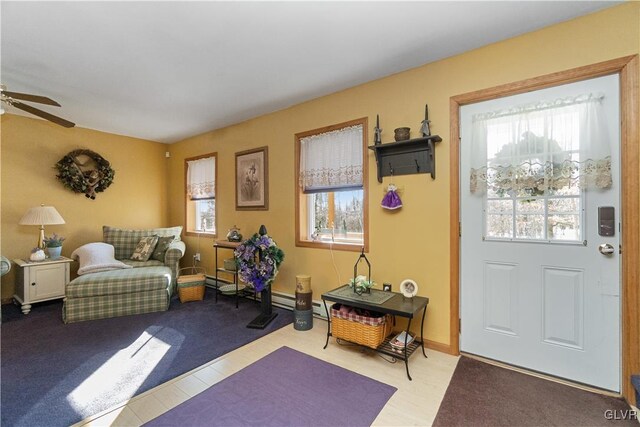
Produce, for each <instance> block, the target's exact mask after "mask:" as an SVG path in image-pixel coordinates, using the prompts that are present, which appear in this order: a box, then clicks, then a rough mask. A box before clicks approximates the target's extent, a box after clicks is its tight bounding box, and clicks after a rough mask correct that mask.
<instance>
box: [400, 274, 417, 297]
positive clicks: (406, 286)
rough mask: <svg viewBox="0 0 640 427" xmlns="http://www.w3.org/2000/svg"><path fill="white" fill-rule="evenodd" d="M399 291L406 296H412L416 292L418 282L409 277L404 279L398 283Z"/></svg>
mask: <svg viewBox="0 0 640 427" xmlns="http://www.w3.org/2000/svg"><path fill="white" fill-rule="evenodd" d="M400 292H402V295H404V296H405V297H407V298H411V297H414V296H415V295H416V294H417V293H418V284H417V283H416V282H414V281H413V280H411V279H405V280H403V281H402V282H401V283H400Z"/></svg>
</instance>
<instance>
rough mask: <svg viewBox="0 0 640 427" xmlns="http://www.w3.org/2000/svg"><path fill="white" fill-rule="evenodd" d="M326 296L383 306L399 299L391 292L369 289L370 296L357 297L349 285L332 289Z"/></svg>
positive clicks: (397, 295)
mask: <svg viewBox="0 0 640 427" xmlns="http://www.w3.org/2000/svg"><path fill="white" fill-rule="evenodd" d="M327 295H333V296H336V297H340V298H344V299H349V300H352V301H357V302H367V303H370V304H384V303H385V302H387V301H388V300H390V299H391V298H393V297H400V295H399V294H394V293H393V292H385V291H379V290H377V289H371V293H370V294H362V295H358V294H357V293H355V292H353V289H352V288H350V287H349V285H344V286H343V287H341V288H338V289H334V290H333V291H331V292H328V293H327Z"/></svg>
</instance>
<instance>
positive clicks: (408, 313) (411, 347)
mask: <svg viewBox="0 0 640 427" xmlns="http://www.w3.org/2000/svg"><path fill="white" fill-rule="evenodd" d="M348 286H349V285H344V286H340V287H339V288H336V289H333V290H331V291H329V292H325V293H324V294H322V303H323V304H324V308H325V311H326V313H327V320H328V321H327V341H326V343H325V345H324V347H323V348H327V346H328V345H329V337H331V336H332V335H331V312H330V311H329V310H328V309H327V300H329V301H333V302H337V303H340V304H346V305H350V306H351V307H357V308H362V309H365V310H371V311H377V312H379V313H384V314H391V315H392V316H400V317H404V318H407V319H408V322H407V329H406V333H407V336H405V346H404V351H403V352H402V353H398V352H397V351H395V350H394V349H393V347H391V344H390V343H389V342H390V341H391V340H392V339H393V338H394V336H395V334H391V335H389V336H388V337H386V338H385V340H384V341H383V342H382V344H380V345H379V346H378V347H377V348H376V349H374V350H375V351H377V352H379V353H383V354H386V355H387V356H391V357H393V358H396V359H399V360H403V361H404V363H405V367H406V369H407V377H409V380H411V375H409V357H410V356H411V355H412V354H413V352H414V351H416V349H417V348H418V347H422V354H423V355H424V357H427V353H426V352H425V350H424V319H425V316H426V314H427V305H428V304H429V298H427V297H419V296H415V297H413V298H406V297H404V296H403V295H402V294H400V293H397V292H385V291H380V290H377V289H371V292H372V293H375V292H380V293H383V294H386V295H388V294H390V293H391V294H393V296H392V297H391V298H389V299H387V300H386V301H384V302H382V303H380V304H376V303H373V302H369V301H365V300H364V299H362V298H361V297H359V296H358V294H356V293H355V292H353V294H352V295H353V296H345V295H350V294H349V293H345V292H344V289H345V287H348ZM341 291H342V292H341ZM420 310H422V321H421V322H420V339H418V338H417V337H416V338H415V339H414V340H413V341H412V342H411V343H409V344H408V345H407V342H406V340H407V338H408V334H409V330H410V329H411V320H412V319H413V318H414V316H415V315H416V313H418V314H419V312H420Z"/></svg>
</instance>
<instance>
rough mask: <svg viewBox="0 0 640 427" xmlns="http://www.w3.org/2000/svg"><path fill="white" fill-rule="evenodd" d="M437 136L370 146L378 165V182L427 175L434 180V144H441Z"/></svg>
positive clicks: (440, 139)
mask: <svg viewBox="0 0 640 427" xmlns="http://www.w3.org/2000/svg"><path fill="white" fill-rule="evenodd" d="M441 141H442V138H440V137H439V136H438V135H430V136H424V137H422V138H414V139H409V140H406V141H398V142H389V143H385V144H376V145H370V146H369V149H370V150H373V152H374V153H375V156H376V163H377V165H378V182H382V177H385V176H393V175H410V174H414V173H429V174H431V178H432V179H435V178H436V155H435V144H436V143H438V142H441Z"/></svg>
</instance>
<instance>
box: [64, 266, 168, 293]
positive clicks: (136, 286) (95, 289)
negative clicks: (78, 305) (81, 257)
mask: <svg viewBox="0 0 640 427" xmlns="http://www.w3.org/2000/svg"><path fill="white" fill-rule="evenodd" d="M158 289H160V290H164V291H165V292H167V291H169V290H171V269H169V267H165V266H161V267H139V268H128V269H122V270H112V271H102V272H99V273H92V274H86V275H83V276H79V277H77V278H76V279H73V280H72V281H71V282H70V283H69V284H67V287H66V292H65V294H66V296H67V298H68V299H69V298H84V297H94V296H104V295H120V294H131V293H141V292H147V291H154V290H158Z"/></svg>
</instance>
